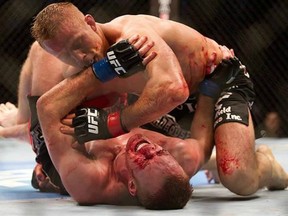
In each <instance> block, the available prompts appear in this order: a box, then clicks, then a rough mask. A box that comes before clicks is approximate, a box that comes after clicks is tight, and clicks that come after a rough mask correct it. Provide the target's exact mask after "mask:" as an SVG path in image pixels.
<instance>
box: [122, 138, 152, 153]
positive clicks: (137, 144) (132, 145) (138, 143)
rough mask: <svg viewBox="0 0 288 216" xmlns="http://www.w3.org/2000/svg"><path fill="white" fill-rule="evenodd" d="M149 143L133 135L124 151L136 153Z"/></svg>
mask: <svg viewBox="0 0 288 216" xmlns="http://www.w3.org/2000/svg"><path fill="white" fill-rule="evenodd" d="M147 145H150V143H149V142H148V141H147V140H146V139H145V138H144V137H143V136H142V135H141V134H135V135H133V136H131V137H130V139H129V140H128V142H127V146H126V151H133V152H138V151H140V150H141V149H142V148H144V147H145V146H147Z"/></svg>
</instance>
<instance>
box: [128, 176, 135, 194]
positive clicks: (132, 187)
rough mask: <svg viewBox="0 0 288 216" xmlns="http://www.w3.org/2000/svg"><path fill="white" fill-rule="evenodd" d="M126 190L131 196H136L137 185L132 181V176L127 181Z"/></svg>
mask: <svg viewBox="0 0 288 216" xmlns="http://www.w3.org/2000/svg"><path fill="white" fill-rule="evenodd" d="M128 190H129V193H130V194H131V196H136V194H137V187H136V184H135V182H134V179H132V178H131V179H130V180H129V181H128Z"/></svg>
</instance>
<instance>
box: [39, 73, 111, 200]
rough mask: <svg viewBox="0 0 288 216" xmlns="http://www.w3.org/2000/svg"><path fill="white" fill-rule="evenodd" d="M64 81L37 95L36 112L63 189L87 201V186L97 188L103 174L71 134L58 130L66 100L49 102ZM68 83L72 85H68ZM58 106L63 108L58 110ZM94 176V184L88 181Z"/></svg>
mask: <svg viewBox="0 0 288 216" xmlns="http://www.w3.org/2000/svg"><path fill="white" fill-rule="evenodd" d="M76 80H77V79H76ZM64 83H65V81H64ZM64 83H61V84H59V86H56V87H54V88H52V89H51V90H50V91H48V92H46V93H45V94H44V95H43V96H41V97H40V98H39V100H38V101H37V112H38V117H39V121H40V124H41V128H42V132H43V135H44V137H45V142H46V146H47V149H48V152H49V155H50V157H51V160H52V162H53V164H54V165H55V167H56V169H57V171H58V172H59V174H60V177H61V179H62V181H63V184H64V185H65V188H66V190H67V191H68V193H69V194H70V195H71V196H72V197H73V198H74V199H75V200H76V201H77V202H80V203H86V204H88V203H89V202H91V197H89V196H87V194H93V193H91V190H97V187H96V186H98V185H99V187H100V186H101V182H105V180H104V179H103V178H105V176H106V175H102V174H103V173H102V172H101V168H102V166H101V164H99V165H97V164H96V162H95V161H93V160H90V159H89V158H88V157H86V155H84V154H83V153H82V152H80V151H78V150H76V149H74V148H73V147H72V145H73V143H74V139H73V138H72V137H71V136H67V135H64V134H62V133H60V129H59V128H60V127H61V122H60V121H61V116H62V115H64V113H67V112H69V110H70V105H69V101H68V103H66V102H65V103H63V101H58V100H57V99H56V100H55V103H50V102H51V100H54V98H55V94H56V95H57V94H58V93H57V92H58V89H59V88H60V89H61V86H62V85H64ZM69 87H73V86H70V85H69ZM68 89H69V88H68ZM60 104H62V105H63V106H60ZM58 107H62V108H63V109H60V110H59V109H58ZM48 113H49V114H48ZM91 175H93V177H91ZM94 178H95V179H98V182H97V185H95V182H93V181H91V179H94ZM93 184H94V185H93ZM103 188H104V187H103ZM98 189H99V188H98ZM96 192H97V193H99V198H100V199H101V195H100V190H97V191H95V193H96Z"/></svg>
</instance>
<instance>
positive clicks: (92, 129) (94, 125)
mask: <svg viewBox="0 0 288 216" xmlns="http://www.w3.org/2000/svg"><path fill="white" fill-rule="evenodd" d="M93 111H94V112H93ZM87 118H88V132H89V133H93V134H98V133H99V127H98V121H97V118H98V111H97V110H91V109H88V113H87Z"/></svg>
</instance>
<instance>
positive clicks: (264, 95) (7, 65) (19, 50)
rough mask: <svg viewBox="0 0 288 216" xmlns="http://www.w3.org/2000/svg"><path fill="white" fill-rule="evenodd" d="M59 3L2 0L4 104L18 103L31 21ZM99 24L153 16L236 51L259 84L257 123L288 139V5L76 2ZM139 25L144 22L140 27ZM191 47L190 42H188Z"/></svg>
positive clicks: (198, 0) (192, 0) (278, 1)
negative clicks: (42, 11)
mask: <svg viewBox="0 0 288 216" xmlns="http://www.w3.org/2000/svg"><path fill="white" fill-rule="evenodd" d="M54 2H61V1H52V0H47V1H44V0H43V1H32V0H0V26H1V27H0V93H1V97H0V102H1V103H4V102H7V101H10V102H13V103H15V104H17V86H18V81H19V72H20V70H21V66H22V63H23V62H24V60H25V58H26V56H27V53H28V50H29V47H30V45H31V44H32V42H33V39H32V37H31V35H30V26H31V23H32V20H33V17H34V16H35V15H36V14H37V13H38V12H39V11H40V10H41V9H42V8H44V7H45V6H46V5H48V4H51V3H54ZM70 2H72V3H74V4H75V5H76V6H77V7H78V8H79V9H80V10H82V11H83V12H84V13H90V14H92V15H93V16H94V17H95V19H96V21H97V22H108V21H110V20H111V19H113V18H115V17H117V16H120V15H124V14H150V15H153V16H158V17H161V18H163V19H171V20H175V21H178V22H181V23H184V24H186V25H188V26H190V27H192V28H194V29H196V30H198V31H199V32H200V33H202V34H204V35H205V36H207V37H210V38H212V39H214V40H216V41H217V42H218V43H219V44H222V45H226V46H227V47H229V48H233V49H234V52H235V53H236V55H237V57H238V58H239V59H240V60H241V61H242V63H243V64H245V65H246V67H247V68H248V71H249V72H250V75H251V77H252V79H253V81H254V83H255V89H256V93H257V96H258V97H257V100H256V101H255V104H254V108H253V109H255V113H256V115H255V119H256V121H257V123H258V124H259V128H260V129H261V130H262V129H263V131H264V130H266V136H274V137H275V136H276V137H287V136H288V112H287V107H288V71H287V69H288V42H287V39H288V1H287V0H257V1H251V0H233V1H231V0H74V1H70ZM139 25H141V23H139ZM175 34H177V32H175ZM187 43H189V41H187Z"/></svg>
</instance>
